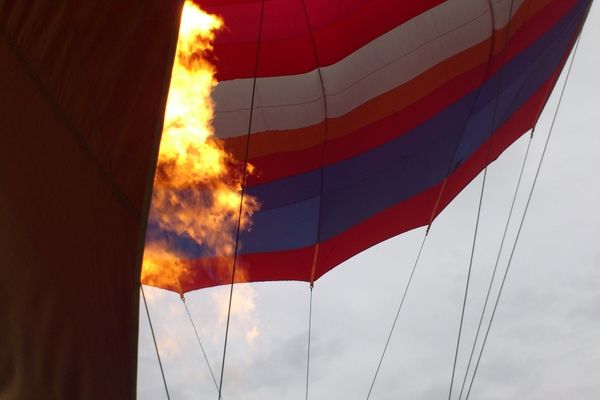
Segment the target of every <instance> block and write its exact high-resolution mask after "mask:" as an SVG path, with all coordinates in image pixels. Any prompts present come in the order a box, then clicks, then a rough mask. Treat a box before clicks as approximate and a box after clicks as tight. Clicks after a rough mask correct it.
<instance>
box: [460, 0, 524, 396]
mask: <svg viewBox="0 0 600 400" xmlns="http://www.w3.org/2000/svg"><path fill="white" fill-rule="evenodd" d="M488 4H489V8H490V15H491V18H492V21H491V25H492V29H493V28H494V21H495V18H494V7H493V6H492V3H491V0H489V1H488ZM513 6H514V0H511V2H510V8H509V10H508V24H507V27H506V33H505V36H504V43H503V46H504V47H503V49H502V55H505V54H506V48H507V47H508V41H509V39H510V29H511V25H512V24H511V23H512V16H513ZM492 36H493V35H492ZM503 72H504V70H503V69H502V70H500V73H499V76H498V83H497V85H496V98H495V101H494V108H493V112H492V118H491V124H490V130H491V135H490V139H489V143H488V146H487V152H486V159H485V168H484V171H483V182H482V184H481V192H480V194H479V205H478V207H477V219H476V221H475V231H474V233H473V244H472V246H471V255H470V257H469V269H468V272H467V282H466V284H465V294H464V296H463V304H462V309H461V313H460V324H459V327H458V337H457V339H456V350H455V352H454V362H453V364H452V375H451V378H450V388H449V390H448V400H450V399H451V398H452V388H453V386H454V376H455V374H456V363H457V361H458V352H459V349H460V341H461V337H462V329H463V323H464V318H465V310H466V307H467V297H468V294H469V283H470V281H471V272H472V270H473V260H474V257H475V247H476V244H477V234H478V231H479V221H480V219H481V208H482V205H483V195H484V193H485V183H486V178H487V172H488V166H489V164H488V161H489V159H490V154H491V149H492V142H493V139H494V132H495V126H496V114H497V111H498V99H499V97H500V88H501V86H502V78H503V76H504V74H503ZM461 392H462V389H461ZM459 399H460V396H459Z"/></svg>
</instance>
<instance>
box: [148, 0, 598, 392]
mask: <svg viewBox="0 0 600 400" xmlns="http://www.w3.org/2000/svg"><path fill="white" fill-rule="evenodd" d="M596 21H600V6H599V5H598V4H594V5H593V6H592V10H591V14H590V16H589V18H588V21H587V25H586V27H585V29H584V32H583V36H582V41H581V44H580V49H579V52H578V55H577V58H576V60H575V64H574V66H573V71H572V74H571V78H570V81H569V84H568V86H567V91H566V93H565V98H564V99H563V104H562V106H561V109H560V113H559V115H558V120H557V122H556V126H555V129H554V132H553V136H552V140H551V141H550V147H549V149H548V153H547V155H546V159H545V161H544V165H543V167H542V172H541V176H540V179H539V181H538V184H537V186H536V190H535V193H534V197H533V200H532V204H531V206H530V210H529V212H528V214H527V219H526V221H525V226H524V228H523V231H522V234H521V238H520V240H519V245H518V247H517V250H516V253H515V256H514V259H513V263H512V266H511V272H510V273H509V277H508V281H507V284H506V287H505V289H504V292H503V296H502V300H501V302H500V305H499V308H498V311H497V314H496V317H495V320H494V325H493V328H492V331H491V334H490V338H489V339H488V344H487V346H486V350H485V353H484V356H483V359H482V362H481V365H480V368H479V371H478V375H477V378H476V380H475V383H474V386H473V391H472V393H471V398H473V399H482V400H487V399H490V400H491V399H515V398H518V399H527V400H538V399H539V400H542V399H543V400H547V399H563V398H570V399H598V398H600V378H599V377H600V245H599V241H600V239H599V238H600V213H599V212H598V205H600V185H599V184H598V182H599V179H598V173H599V172H600V156H599V154H600V135H598V127H599V126H600V96H599V94H598V93H599V91H600V90H599V89H600V78H599V77H598V73H597V69H598V66H600V52H598V51H597V44H596V43H595V38H598V37H600V24H595V23H596ZM563 78H564V76H563ZM561 85H562V79H561V80H560V81H559V83H558V85H557V87H561ZM557 98H558V90H555V93H553V95H552V98H551V101H550V102H549V103H548V106H547V107H546V110H545V111H544V114H543V116H542V118H541V120H540V123H539V125H538V128H537V131H536V137H535V138H534V139H533V143H532V153H531V155H530V158H529V163H528V165H527V170H526V174H527V175H526V177H525V178H524V179H525V180H524V182H523V188H524V189H526V190H522V192H521V196H520V198H519V203H518V208H517V211H516V212H517V216H519V218H515V220H514V222H513V229H511V231H510V236H509V238H508V243H510V244H512V242H513V240H514V234H515V232H516V225H517V223H518V220H519V219H520V215H521V213H522V210H523V206H524V203H525V198H526V191H528V190H529V188H530V187H531V182H532V177H533V174H534V171H535V167H536V166H537V162H538V160H539V157H540V155H541V150H542V148H543V145H544V141H545V138H546V135H547V134H548V130H549V125H550V120H551V117H552V114H553V112H554V110H555V108H556V101H557ZM528 140H529V139H528V136H527V135H526V136H524V137H523V138H521V139H519V140H518V141H517V142H516V143H515V144H513V146H512V147H511V148H510V149H509V150H507V151H506V152H505V153H504V154H503V155H502V156H501V157H500V158H499V159H498V160H497V161H496V162H494V163H493V164H492V165H491V166H490V168H489V169H488V181H487V183H486V191H485V198H484V205H483V210H482V219H481V222H480V236H479V239H478V244H477V249H476V253H475V261H474V266H473V272H472V278H471V279H472V280H471V291H470V294H469V298H468V304H467V311H466V315H465V324H464V328H463V329H464V331H463V339H462V340H463V342H462V346H461V351H460V355H459V361H458V366H457V379H456V383H455V388H456V387H457V386H458V387H460V381H461V380H462V376H463V373H464V369H465V367H466V361H467V357H468V351H469V350H470V346H471V344H472V339H473V337H474V333H475V329H476V326H477V321H478V317H479V312H480V310H481V306H482V304H483V299H484V296H485V290H486V289H487V284H488V283H487V282H488V280H489V277H490V274H491V271H492V268H493V265H494V260H495V257H496V253H497V250H498V246H499V243H500V238H501V235H502V230H503V227H504V221H505V219H506V216H507V213H508V208H509V206H510V201H511V197H512V194H513V191H514V186H515V184H516V181H517V176H518V172H519V168H520V164H521V160H522V157H523V154H524V151H525V148H526V146H527V141H528ZM480 188H481V176H479V177H478V178H477V179H475V180H474V181H473V182H472V183H471V184H470V185H469V186H468V187H467V188H466V189H465V190H464V191H463V192H462V193H461V194H460V195H459V196H458V197H457V198H456V199H455V200H454V201H453V203H452V204H451V205H450V206H449V207H448V208H447V209H446V210H445V211H444V212H443V213H442V214H441V215H440V216H439V217H438V219H437V220H436V221H435V222H434V224H433V227H432V229H431V232H430V234H429V238H428V239H427V242H426V245H425V249H424V252H423V256H422V259H421V262H420V264H419V267H418V270H417V272H416V275H415V280H414V282H413V286H412V287H411V290H410V292H409V294H408V297H407V299H406V302H405V305H404V309H403V311H402V313H401V315H400V319H399V321H398V325H397V327H396V331H395V333H394V336H393V338H392V341H391V344H390V347H389V349H388V352H387V355H386V358H385V360H384V362H383V365H382V368H381V371H380V374H379V378H378V380H377V383H376V385H375V388H374V391H373V393H372V396H371V398H372V399H382V400H385V399H399V398H408V399H425V400H429V399H440V398H442V399H443V398H447V397H448V389H449V384H450V375H451V372H452V362H453V357H454V351H455V346H456V338H457V333H458V326H459V321H460V312H461V305H462V296H463V293H464V285H465V280H466V273H467V268H468V264H469V255H470V249H471V241H472V235H473V229H474V226H475V217H476V211H477V202H478V197H479V193H480ZM423 234H424V228H421V229H417V230H415V231H412V232H408V233H405V234H402V235H400V236H398V237H396V238H393V239H391V240H388V241H386V242H384V243H381V244H380V245H378V246H375V247H373V248H371V249H369V250H367V251H365V252H363V253H361V254H359V255H357V256H355V257H354V258H352V259H350V260H349V261H347V262H345V263H344V264H342V265H340V266H338V267H337V268H335V269H334V270H333V271H331V272H330V273H328V274H327V275H325V276H324V277H323V278H321V279H320V280H319V281H317V282H316V285H315V289H314V298H313V330H312V351H311V376H310V398H311V399H332V398H339V399H342V398H343V399H365V398H366V395H367V392H368V389H369V385H370V382H371V379H372V377H373V373H374V372H375V368H376V366H377V362H378V359H379V356H380V354H381V351H382V349H383V345H384V342H385V339H386V336H387V333H388V330H389V327H390V325H391V323H392V320H393V317H394V313H395V310H396V307H397V306H398V303H399V301H400V297H401V294H402V290H403V287H404V285H405V283H406V280H407V278H408V274H409V272H410V268H411V266H412V262H413V260H414V257H415V256H416V253H417V250H418V246H419V244H420V241H421V239H422V237H423ZM509 249H510V246H507V248H506V249H505V252H504V257H503V258H502V260H503V262H502V263H501V266H500V268H504V266H505V265H506V261H507V258H508V257H507V255H508V251H506V250H509ZM146 290H147V292H146V293H147V295H149V297H150V303H149V306H150V312H151V313H152V318H153V323H154V327H155V330H156V334H157V337H158V341H159V348H160V351H161V355H162V357H163V364H164V367H165V374H166V378H167V381H168V384H169V390H170V392H171V398H172V399H173V400H176V399H181V400H187V399H197V398H215V399H216V398H217V392H216V389H215V387H214V383H213V382H212V380H211V377H210V374H209V372H208V368H207V366H206V362H205V360H204V358H203V356H202V353H201V350H200V347H199V346H198V343H197V342H196V338H195V336H194V332H193V330H192V327H191V325H190V323H189V321H188V319H187V316H186V314H185V309H184V308H183V305H182V304H181V300H180V299H179V296H178V295H177V294H175V293H171V292H166V291H163V290H159V289H153V288H147V289H146ZM228 291H229V288H228V287H219V288H211V289H207V290H200V291H196V292H192V293H189V294H187V295H186V299H187V303H188V305H189V307H190V309H191V312H192V315H193V318H194V320H195V322H196V324H197V326H198V330H199V333H200V336H201V339H202V341H203V345H204V347H205V349H206V352H207V356H208V358H209V360H210V362H211V363H212V365H213V369H214V371H215V374H216V375H217V380H218V373H219V372H220V364H221V358H222V351H223V337H224V331H225V329H224V325H225V324H224V322H225V317H226V307H227V296H228ZM308 300H309V288H308V284H307V283H301V282H275V283H254V284H244V285H239V286H236V288H235V291H234V313H233V318H232V324H231V331H230V337H229V341H228V350H227V360H226V365H225V378H224V385H223V387H224V390H223V398H224V399H261V400H270V399H303V398H304V395H305V392H304V390H305V389H304V385H305V376H306V375H305V374H306V344H307V343H306V341H307V319H308ZM138 398H140V399H144V400H146V399H149V400H152V399H164V398H166V396H165V393H164V389H163V386H162V380H161V377H160V370H159V368H158V363H157V361H156V355H155V352H154V347H153V345H152V340H151V336H150V331H149V327H148V321H147V319H146V315H145V312H144V311H143V309H140V336H139V369H138ZM453 398H458V391H455V393H454V397H453Z"/></svg>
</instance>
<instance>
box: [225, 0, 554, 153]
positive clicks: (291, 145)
mask: <svg viewBox="0 0 600 400" xmlns="http://www.w3.org/2000/svg"><path fill="white" fill-rule="evenodd" d="M552 1H553V0H527V1H526V2H525V3H523V5H522V6H521V7H520V8H519V10H518V12H517V13H516V14H515V15H514V16H513V18H512V20H511V22H510V23H509V24H507V25H505V26H504V27H503V28H502V29H500V30H497V31H496V33H495V34H494V35H493V36H492V38H489V39H487V40H485V41H483V42H481V43H479V44H477V45H475V46H473V47H471V48H469V49H466V50H464V51H462V52H460V53H458V54H456V55H454V56H452V57H450V58H448V59H446V60H444V61H443V62H441V63H439V64H437V65H435V66H433V67H432V68H430V69H428V70H427V71H425V72H423V73H422V74H421V75H419V76H417V77H416V78H414V79H412V80H410V81H408V82H406V83H404V84H402V85H401V86H398V87H396V88H393V89H391V90H390V91H388V92H386V93H384V94H382V95H380V96H377V97H375V98H373V99H371V100H369V101H367V102H365V103H363V104H362V105H360V106H359V107H357V108H355V109H354V110H352V111H351V112H349V113H347V114H345V115H343V116H340V117H336V118H329V119H328V121H327V124H328V127H327V129H328V132H327V139H328V140H331V139H335V138H339V137H342V136H345V135H347V134H349V133H351V132H354V131H356V130H358V129H360V128H362V127H364V126H367V125H369V124H371V123H373V122H375V121H378V120H381V119H384V118H386V117H388V116H390V115H392V114H395V113H397V112H399V111H401V110H403V109H404V108H406V107H409V106H410V105H412V104H414V103H416V102H417V101H419V100H421V99H423V98H424V97H426V96H427V95H429V94H430V93H432V92H433V91H435V90H436V89H438V88H440V87H441V86H443V85H444V84H446V83H447V82H448V81H450V80H452V79H454V78H456V77H457V76H459V75H461V74H463V73H465V72H467V71H469V70H472V69H474V68H476V67H477V66H479V65H481V64H483V63H485V62H487V60H488V58H489V52H490V45H492V46H493V53H494V55H498V54H499V53H500V52H501V51H502V50H503V48H504V46H505V41H506V38H507V35H506V33H507V32H506V31H507V29H510V32H509V33H510V37H511V38H512V36H514V35H515V33H516V32H517V31H518V30H519V28H521V27H522V26H523V24H525V22H527V21H528V20H529V19H531V18H532V17H533V16H535V15H536V14H537V13H538V12H539V11H540V10H542V9H543V8H544V7H546V6H547V5H548V4H549V3H551V2H552ZM492 41H493V42H492ZM324 137H325V121H323V122H320V123H318V124H315V125H311V126H307V127H303V128H298V129H289V130H279V131H266V132H258V133H254V134H252V137H251V143H250V152H249V158H250V159H253V158H258V157H262V156H266V155H269V154H273V153H279V152H288V151H297V150H303V149H306V148H309V147H312V146H316V145H318V144H320V143H322V142H323V139H324ZM225 146H226V148H227V150H228V151H230V152H231V153H232V154H233V155H234V156H235V157H238V159H241V158H240V157H242V158H243V157H245V147H246V137H245V136H237V137H231V138H227V139H225Z"/></svg>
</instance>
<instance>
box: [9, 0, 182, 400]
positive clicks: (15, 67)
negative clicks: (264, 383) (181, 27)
mask: <svg viewBox="0 0 600 400" xmlns="http://www.w3.org/2000/svg"><path fill="white" fill-rule="evenodd" d="M180 6H181V4H180V3H179V2H177V1H164V0H144V1H121V0H119V1H110V0H97V1H89V0H85V1H79V0H78V1H74V0H73V1H71V0H64V1H50V0H38V1H0V121H1V122H0V124H1V126H0V398H2V399H19V400H21V399H35V400H40V399H60V400H66V399H86V400H88V399H98V400H107V399H119V400H121V399H134V398H135V388H136V374H137V371H136V363H137V330H138V328H137V326H138V295H139V265H140V263H141V245H142V243H141V240H142V239H143V237H144V230H145V221H144V220H145V214H146V212H147V211H145V209H147V204H146V203H147V199H148V196H147V194H146V192H147V191H148V189H149V187H150V186H149V184H150V183H151V179H152V173H153V170H154V164H155V159H156V153H157V150H156V143H157V140H158V138H159V135H160V131H161V128H162V118H163V113H164V104H165V97H166V89H167V84H168V79H169V75H170V71H171V67H172V62H173V60H172V58H173V54H174V45H175V40H176V34H177V28H178V21H179V12H180Z"/></svg>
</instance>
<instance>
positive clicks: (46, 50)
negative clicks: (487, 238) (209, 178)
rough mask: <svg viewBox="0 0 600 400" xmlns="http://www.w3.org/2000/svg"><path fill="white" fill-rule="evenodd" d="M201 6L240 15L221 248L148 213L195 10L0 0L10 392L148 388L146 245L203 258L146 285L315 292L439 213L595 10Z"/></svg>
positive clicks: (544, 94) (473, 5)
mask: <svg viewBox="0 0 600 400" xmlns="http://www.w3.org/2000/svg"><path fill="white" fill-rule="evenodd" d="M198 4H200V5H201V6H202V8H203V9H205V10H206V11H207V12H209V13H212V14H216V15H219V16H220V17H221V18H222V20H223V23H224V26H225V28H224V29H222V31H220V32H219V34H217V35H216V36H215V39H214V43H213V46H214V48H213V49H212V51H210V52H209V53H210V60H211V62H212V64H213V65H214V68H215V71H216V79H217V81H218V82H219V83H218V85H217V86H216V87H215V89H214V92H213V94H212V96H213V99H214V104H215V116H214V128H215V134H216V137H217V138H218V140H219V143H220V145H222V147H223V149H224V150H225V151H226V152H227V153H228V154H231V155H232V159H233V160H235V162H232V168H233V169H234V170H236V169H237V171H238V172H237V176H241V177H242V180H241V182H242V183H241V188H240V189H241V191H242V193H243V197H245V198H253V199H256V202H257V203H256V204H257V205H256V208H255V209H253V211H252V222H251V225H249V226H248V229H240V226H239V223H238V226H236V227H234V229H230V228H231V227H229V226H226V227H223V229H224V230H225V232H224V234H225V236H227V237H229V238H231V239H232V244H233V247H232V248H230V254H229V255H227V256H225V257H221V256H220V255H219V254H215V253H214V252H213V251H212V249H211V248H209V246H206V245H205V244H203V243H198V242H197V241H195V240H194V239H193V237H192V236H191V235H189V234H180V233H176V232H175V233H174V232H172V231H169V230H168V229H164V228H163V227H161V226H160V225H156V224H154V223H153V221H152V220H151V221H150V223H149V224H148V214H149V209H150V203H151V197H152V194H151V193H152V182H153V178H154V177H155V167H156V162H157V158H158V148H159V141H160V134H161V131H162V128H163V115H164V110H165V105H166V103H167V94H168V89H169V82H170V78H171V68H172V66H173V63H174V58H175V50H176V42H177V35H178V29H179V18H180V13H181V9H182V3H181V2H169V1H144V2H113V1H99V2H71V1H63V2H60V3H58V4H56V3H55V2H50V1H43V0H40V1H31V2H11V1H6V2H2V3H0V33H1V34H0V59H1V60H2V62H1V63H0V79H1V80H2V81H1V83H0V88H2V89H1V90H0V103H1V107H0V109H1V110H2V111H1V112H2V114H1V120H2V122H3V128H2V134H1V135H0V138H1V139H0V162H1V163H2V164H1V166H2V168H0V215H1V224H0V232H1V234H0V254H2V261H1V265H0V268H1V271H2V276H3V279H2V280H1V281H0V282H1V283H0V293H1V298H2V301H0V327H2V330H3V331H2V340H1V341H0V395H1V397H3V398H15V399H16V398H19V399H38V398H56V399H65V398H85V399H96V398H98V399H128V398H134V397H135V392H136V385H135V381H136V355H137V354H136V353H137V347H136V346H137V332H138V325H137V324H138V306H139V292H138V291H139V281H140V271H141V265H142V257H143V249H144V244H145V243H147V242H148V241H150V242H151V241H153V240H164V241H167V242H168V243H169V245H170V246H171V247H172V248H174V249H175V250H176V252H177V254H178V255H179V256H180V257H181V259H182V260H183V261H182V263H183V264H184V267H185V270H186V271H187V273H186V274H185V275H182V276H181V277H180V278H179V279H177V281H176V282H175V283H173V281H170V282H168V283H162V284H161V283H160V282H158V281H152V282H149V283H150V284H153V285H155V286H159V287H162V288H165V289H168V290H173V291H176V292H179V293H182V294H183V293H185V292H187V291H190V290H196V289H201V288H206V287H209V286H215V285H223V284H230V283H232V282H242V281H243V282H254V281H278V280H299V281H306V282H309V283H311V284H313V283H314V282H315V281H316V280H317V279H318V278H320V277H321V276H323V275H324V274H325V273H327V272H328V271H330V270H331V269H332V268H334V267H335V266H337V265H339V264H340V263H341V262H343V261H344V260H346V259H348V258H350V257H352V256H353V255H355V254H357V253H358V252H361V251H363V250H364V249H366V248H368V247H370V246H373V245H374V244H376V243H379V242H381V241H383V240H386V239H388V238H390V237H392V236H394V235H397V234H400V233H402V232H406V231H408V230H410V229H413V228H416V227H419V226H426V225H430V224H431V223H432V222H433V220H434V219H435V217H436V216H437V215H439V214H440V213H441V212H442V210H443V209H444V208H445V207H446V206H447V205H448V204H449V203H450V202H451V201H452V199H453V198H454V197H455V196H456V195H457V194H458V193H459V192H460V191H461V190H462V189H463V188H464V187H465V186H466V185H467V184H468V183H469V182H470V181H471V180H472V179H474V177H475V176H476V175H477V174H478V173H479V172H481V171H482V170H483V169H484V168H485V167H486V166H487V165H488V164H489V163H491V162H492V161H493V160H495V159H496V158H497V157H498V156H499V155H500V154H501V153H502V152H503V151H504V150H505V149H506V148H507V147H508V146H509V145H510V144H511V143H513V142H514V141H515V140H516V139H517V138H519V137H520V136H521V135H523V134H524V133H525V132H527V131H529V130H530V129H531V128H533V127H534V126H535V124H536V121H537V119H538V118H539V115H540V113H541V111H542V109H543V107H544V105H545V103H546V101H547V99H548V97H549V95H550V92H551V90H552V88H553V86H554V84H555V82H556V79H557V78H558V75H559V73H560V72H561V70H562V68H563V66H564V64H565V61H566V59H567V57H568V55H569V53H570V51H571V49H572V47H573V45H574V43H575V40H576V39H577V36H578V34H579V32H580V31H581V29H582V26H583V23H584V21H585V18H586V15H587V12H588V10H589V7H590V5H591V1H589V0H503V1H498V2H495V3H492V2H489V1H466V0H453V1H440V0H428V1H419V2H414V1H404V0H396V1H391V0H368V1H367V0H352V1H348V0H344V1H342V0H331V1H321V0H278V1H264V0H263V1H246V2H240V1H229V0H205V1H198ZM249 166H252V172H249V170H248V168H249ZM242 205H243V204H242ZM243 213H244V209H243V207H242V208H241V209H240V214H239V215H240V216H241V215H242V214H243ZM238 221H239V218H238ZM147 225H149V229H147ZM236 268H237V270H236Z"/></svg>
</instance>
